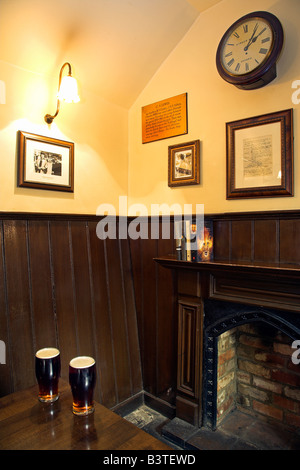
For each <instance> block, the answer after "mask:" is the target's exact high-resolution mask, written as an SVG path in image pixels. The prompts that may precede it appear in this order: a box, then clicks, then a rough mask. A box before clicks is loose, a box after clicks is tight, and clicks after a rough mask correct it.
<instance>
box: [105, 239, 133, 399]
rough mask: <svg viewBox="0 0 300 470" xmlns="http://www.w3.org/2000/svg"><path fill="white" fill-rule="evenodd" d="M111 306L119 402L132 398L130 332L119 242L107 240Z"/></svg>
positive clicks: (107, 267)
mask: <svg viewBox="0 0 300 470" xmlns="http://www.w3.org/2000/svg"><path fill="white" fill-rule="evenodd" d="M105 246H106V257H107V266H106V269H107V275H108V285H109V305H110V311H111V327H112V336H113V348H114V366H115V371H116V384H117V397H118V402H120V401H123V400H125V399H126V398H128V397H129V396H131V390H132V383H131V366H130V360H129V344H128V331H127V323H126V317H125V311H124V307H125V305H124V286H123V282H122V277H121V269H120V267H121V264H120V263H121V258H120V250H119V240H117V239H109V238H107V239H106V240H105Z"/></svg>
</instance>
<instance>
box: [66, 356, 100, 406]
mask: <svg viewBox="0 0 300 470" xmlns="http://www.w3.org/2000/svg"><path fill="white" fill-rule="evenodd" d="M69 382H70V385H71V390H72V395H73V413H74V414H75V415H88V414H90V413H93V411H94V400H93V397H94V388H95V383H96V363H95V360H94V359H93V358H92V357H89V356H78V357H74V359H72V360H71V361H70V364H69Z"/></svg>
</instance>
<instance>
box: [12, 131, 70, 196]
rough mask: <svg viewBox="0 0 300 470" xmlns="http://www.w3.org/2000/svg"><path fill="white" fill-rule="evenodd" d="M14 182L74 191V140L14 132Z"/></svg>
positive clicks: (42, 187)
mask: <svg viewBox="0 0 300 470" xmlns="http://www.w3.org/2000/svg"><path fill="white" fill-rule="evenodd" d="M18 186H19V187H26V188H34V189H48V190H55V191H69V192H73V191H74V143H73V142H67V141H64V140H59V139H53V138H51V137H46V136H40V135H36V134H31V133H29V132H23V131H19V132H18Z"/></svg>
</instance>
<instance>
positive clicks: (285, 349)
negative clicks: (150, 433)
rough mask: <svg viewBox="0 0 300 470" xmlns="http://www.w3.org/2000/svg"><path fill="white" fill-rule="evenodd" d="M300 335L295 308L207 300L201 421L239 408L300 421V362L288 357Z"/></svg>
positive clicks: (212, 424) (214, 420) (213, 421)
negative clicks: (270, 307)
mask: <svg viewBox="0 0 300 470" xmlns="http://www.w3.org/2000/svg"><path fill="white" fill-rule="evenodd" d="M289 338H290V342H289ZM299 338H300V316H299V314H298V313H296V312H286V311H281V310H277V309H276V310H275V309H268V308H265V307H260V306H249V305H243V304H239V303H232V302H222V301H215V300H205V301H204V325H203V340H204V342H203V351H204V357H203V387H202V426H207V427H209V428H211V429H216V427H217V426H218V423H219V422H221V420H222V418H223V417H224V416H226V415H227V414H228V413H229V412H230V411H232V410H233V409H234V408H239V409H243V410H244V411H245V412H247V413H251V414H255V415H258V416H260V415H261V416H262V417H265V418H270V419H275V420H278V421H281V422H283V423H284V424H287V425H290V426H298V427H299V424H300V413H299V411H300V401H299V400H300V393H299V391H298V389H299V387H300V365H299V366H298V367H299V371H298V370H297V367H296V366H295V365H293V363H292V361H291V357H288V354H289V350H290V349H289V348H290V345H291V344H292V342H293V340H297V339H299ZM273 345H275V350H274V348H273V349H272V346H273Z"/></svg>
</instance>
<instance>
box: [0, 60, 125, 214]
mask: <svg viewBox="0 0 300 470" xmlns="http://www.w3.org/2000/svg"><path fill="white" fill-rule="evenodd" d="M0 59H1V52H0ZM66 60H67V59H66ZM64 61H65V60H62V62H61V64H63V63H64ZM58 74H59V70H57V75H55V76H47V75H43V74H41V75H38V74H37V73H33V72H31V71H29V70H24V69H22V68H20V67H17V66H16V65H14V64H10V63H7V62H6V61H2V60H0V80H1V81H2V82H4V83H5V89H6V93H5V103H3V104H0V149H1V152H0V163H1V171H0V211H15V212H49V213H79V214H80V213H83V214H96V210H97V207H98V206H99V205H100V204H103V203H110V204H112V205H114V206H115V207H116V208H117V207H118V204H119V199H118V198H119V195H127V191H128V188H127V184H128V110H127V109H124V108H122V107H119V106H116V105H114V104H111V103H109V102H107V101H105V100H103V99H101V98H100V97H99V96H97V95H95V94H93V93H91V92H88V91H86V90H85V89H84V88H80V95H81V101H80V103H78V104H63V105H62V107H61V110H60V112H59V114H58V116H57V117H56V119H55V120H54V122H53V124H52V125H51V126H48V125H47V124H46V123H45V122H44V115H45V114H46V113H50V114H53V113H54V112H55V109H56V92H57V83H58ZM74 75H75V74H74ZM0 101H1V100H0ZM2 101H3V99H2ZM18 130H23V131H26V132H32V133H34V134H38V135H46V136H50V137H54V138H55V137H56V138H59V139H62V140H67V141H71V142H74V143H75V171H74V181H75V183H74V185H75V189H74V193H66V192H61V191H48V190H37V189H28V188H18V187H17V185H16V181H17V179H16V178H17V150H16V135H17V131H18Z"/></svg>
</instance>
